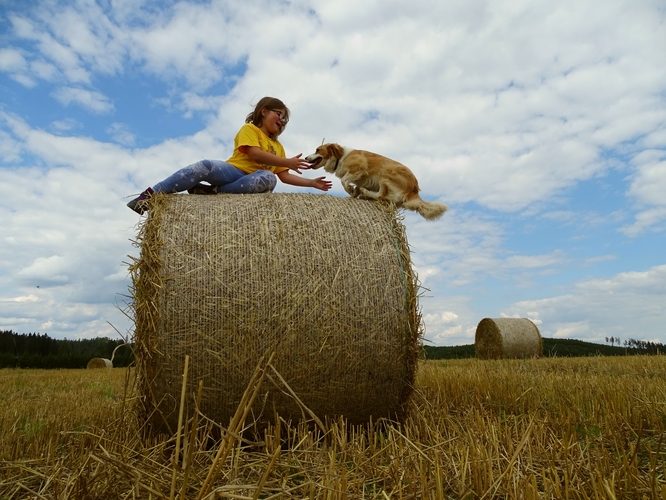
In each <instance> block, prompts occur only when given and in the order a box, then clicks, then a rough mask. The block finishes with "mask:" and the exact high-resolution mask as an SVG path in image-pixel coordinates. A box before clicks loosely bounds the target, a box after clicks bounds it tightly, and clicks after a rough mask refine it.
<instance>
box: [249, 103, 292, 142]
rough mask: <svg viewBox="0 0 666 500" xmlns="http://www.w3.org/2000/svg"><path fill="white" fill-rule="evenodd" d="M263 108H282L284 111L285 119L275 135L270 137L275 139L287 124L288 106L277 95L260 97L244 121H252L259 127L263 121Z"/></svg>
mask: <svg viewBox="0 0 666 500" xmlns="http://www.w3.org/2000/svg"><path fill="white" fill-rule="evenodd" d="M264 108H266V109H269V110H281V111H282V110H283V111H284V113H285V119H284V121H283V122H282V126H281V127H280V131H279V132H278V133H277V134H276V135H275V137H271V139H276V138H277V136H278V135H280V134H281V133H282V132H284V128H285V127H286V126H287V122H288V121H289V108H288V107H287V106H285V105H284V103H283V102H282V101H281V100H280V99H278V98H277V97H262V98H261V99H259V102H258V103H257V105H256V106H255V107H254V111H252V113H250V114H249V115H247V117H245V123H252V124H254V125H256V126H257V127H261V124H262V122H263V121H264V117H263V116H262V115H261V110H262V109H264Z"/></svg>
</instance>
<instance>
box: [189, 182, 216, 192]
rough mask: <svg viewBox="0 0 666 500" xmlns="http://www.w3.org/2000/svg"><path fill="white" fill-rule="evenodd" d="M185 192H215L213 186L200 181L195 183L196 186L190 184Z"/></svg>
mask: <svg viewBox="0 0 666 500" xmlns="http://www.w3.org/2000/svg"><path fill="white" fill-rule="evenodd" d="M187 192H188V193H190V194H217V191H216V190H215V186H209V185H208V184H201V183H199V184H197V185H196V186H192V187H191V188H190V189H188V190H187Z"/></svg>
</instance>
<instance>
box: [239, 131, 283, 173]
mask: <svg viewBox="0 0 666 500" xmlns="http://www.w3.org/2000/svg"><path fill="white" fill-rule="evenodd" d="M241 146H256V147H258V148H260V149H261V150H262V151H267V152H268V153H272V154H274V155H277V156H281V157H282V158H285V154H284V148H283V147H282V144H280V142H279V141H277V140H275V139H271V138H270V137H268V136H267V135H266V134H265V133H264V132H263V131H262V130H261V129H259V127H257V126H256V125H254V124H252V123H246V124H245V125H243V126H242V127H241V129H240V130H239V131H238V133H237V134H236V137H235V138H234V154H233V155H232V156H231V158H229V159H228V160H227V163H231V164H232V165H233V166H234V167H236V168H239V169H241V170H242V171H243V172H245V173H248V174H251V173H252V172H256V171H257V170H269V171H271V172H273V173H278V172H282V171H284V170H289V169H288V168H286V167H275V166H273V165H262V164H261V163H257V162H254V161H252V160H250V157H249V156H248V155H246V154H245V153H242V152H241V151H240V150H239V148H240V147H241Z"/></svg>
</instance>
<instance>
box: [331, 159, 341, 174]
mask: <svg viewBox="0 0 666 500" xmlns="http://www.w3.org/2000/svg"><path fill="white" fill-rule="evenodd" d="M339 164H340V158H336V159H335V167H333V172H335V171H336V170H337V169H338V165H339Z"/></svg>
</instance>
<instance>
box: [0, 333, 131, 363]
mask: <svg viewBox="0 0 666 500" xmlns="http://www.w3.org/2000/svg"><path fill="white" fill-rule="evenodd" d="M122 344H124V341H122V340H114V339H109V338H106V337H99V338H94V339H81V340H67V339H64V340H59V339H52V338H51V337H49V336H48V335H46V334H43V335H40V334H39V333H28V334H25V333H22V334H18V333H14V332H13V331H11V330H9V331H4V332H0V368H85V367H86V365H87V364H88V361H90V360H91V359H92V358H106V359H111V356H112V354H113V350H114V349H115V348H116V347H118V346H119V345H122ZM132 361H133V354H132V349H131V347H130V346H123V347H120V348H119V349H118V350H117V351H116V355H115V356H114V358H113V366H128V365H129V364H130V363H132Z"/></svg>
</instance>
